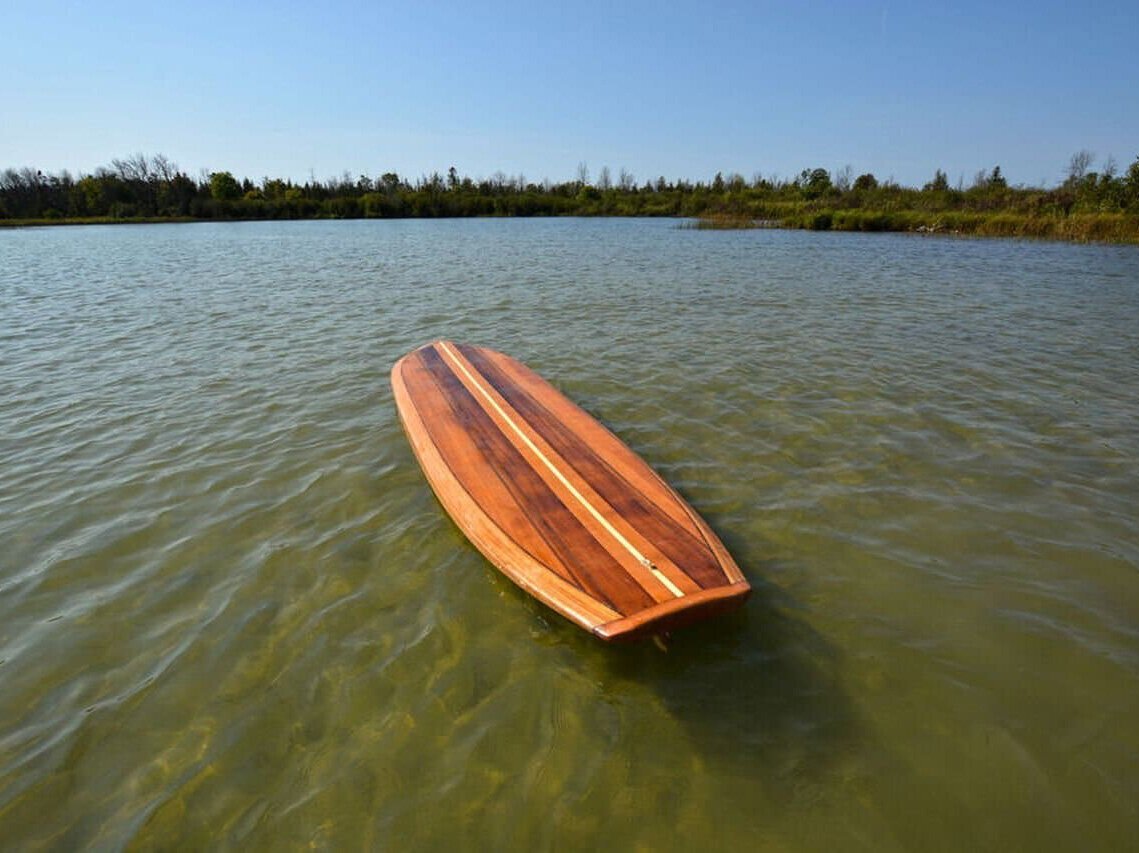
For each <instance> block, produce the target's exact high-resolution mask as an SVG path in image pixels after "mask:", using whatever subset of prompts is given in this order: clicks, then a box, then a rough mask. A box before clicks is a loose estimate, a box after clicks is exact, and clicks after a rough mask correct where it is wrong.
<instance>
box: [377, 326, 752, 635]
mask: <svg viewBox="0 0 1139 853" xmlns="http://www.w3.org/2000/svg"><path fill="white" fill-rule="evenodd" d="M392 388H393V391H394V393H395V400H396V407H397V409H398V411H399V414H400V419H401V421H402V423H403V426H404V430H405V432H406V433H407V435H408V438H409V440H410V442H411V445H412V448H413V450H414V451H415V454H416V457H417V458H418V460H419V462H420V465H421V466H422V467H423V470H424V473H425V474H426V476H427V479H428V482H429V483H430V484H431V486H432V488H433V489H434V491H435V493H436V495H437V497H438V498H439V500H440V502H441V503H442V504H443V506H444V508H445V509H446V510H447V512H448V513H449V514H450V515H451V517H452V518H453V519H454V520H455V523H456V524H457V525H458V526H459V528H460V529H461V530H462V531H463V532H464V533H465V534H466V536H467V537H468V538H469V539H470V540H471V542H472V543H473V544H474V545H475V546H476V547H478V549H479V550H480V551H482V553H483V554H484V555H485V556H486V557H487V559H489V560H490V561H491V562H492V563H493V564H494V565H495V566H497V567H498V568H499V569H500V570H501V571H502V572H503V573H504V574H506V575H507V577H509V578H510V579H511V580H513V581H514V582H515V583H516V584H518V585H519V586H520V587H522V588H523V589H525V590H526V591H528V592H530V593H531V594H532V595H534V596H535V597H536V598H538V599H539V600H540V601H542V602H543V603H545V604H547V605H548V606H550V607H551V608H553V609H554V610H556V611H557V612H559V613H561V614H562V615H563V616H566V617H567V618H568V619H570V620H571V621H573V622H575V623H577V624H578V625H580V626H582V627H583V628H585V629H587V630H590V631H592V632H593V633H594V634H596V635H597V636H599V637H601V638H602V639H605V640H615V639H628V638H631V637H636V636H642V635H645V634H651V633H659V632H662V631H666V630H669V629H671V628H673V627H676V626H679V625H681V624H684V623H686V622H689V621H692V620H694V619H699V618H705V617H707V616H710V615H713V614H714V613H718V612H721V611H723V610H725V609H728V608H730V607H733V606H736V605H738V604H739V603H741V602H742V601H743V599H744V598H745V597H746V596H747V594H748V592H749V591H750V590H749V587H748V584H747V582H746V580H745V579H744V577H743V574H742V573H741V572H740V570H739V567H738V566H736V564H735V562H734V561H733V560H732V558H731V556H730V555H729V554H728V552H727V550H726V549H725V548H724V547H723V544H722V543H720V541H719V539H718V538H717V537H716V536H715V534H714V533H713V532H712V531H711V529H710V528H709V527H708V525H707V524H706V523H705V522H704V521H703V519H701V518H700V517H699V516H698V515H697V514H696V512H695V511H694V510H693V509H692V508H691V507H690V506H688V504H687V503H686V502H685V501H684V500H683V498H681V497H680V496H679V495H678V494H677V493H676V492H675V491H674V490H673V489H672V488H671V487H669V486H668V484H667V483H665V482H664V480H663V479H661V478H660V477H659V476H658V475H657V474H656V473H655V472H653V471H652V469H651V468H649V466H648V465H646V464H645V463H644V461H643V460H641V459H640V457H638V456H637V455H636V454H635V453H633V451H632V450H630V449H629V448H628V447H627V446H626V445H625V444H624V443H622V442H621V441H620V440H619V439H618V438H617V437H616V436H614V435H613V434H612V433H611V432H610V431H609V430H607V429H606V428H605V427H604V426H602V425H601V424H600V423H598V422H597V421H596V420H595V419H594V418H592V417H591V416H590V415H588V414H587V413H586V412H584V411H583V410H582V409H580V408H579V407H577V406H576V405H575V404H574V403H572V402H571V401H570V400H569V399H568V398H566V397H565V396H564V395H563V394H561V393H560V392H559V391H557V390H556V389H555V388H554V387H553V386H551V385H550V384H549V383H547V382H546V381H545V380H544V379H542V378H541V377H540V376H538V375H537V374H536V373H534V372H533V371H531V370H530V369H529V368H527V367H525V366H524V365H522V364H521V363H520V362H517V361H515V360H514V359H511V358H509V357H508V356H505V355H503V354H502V353H498V352H495V351H493V350H489V349H484V348H481V347H474V346H468V345H462V344H454V343H451V342H448V341H437V342H435V343H432V344H428V345H427V346H424V347H421V348H420V349H418V350H415V351H414V352H412V353H409V354H408V355H406V356H404V357H403V358H402V359H400V360H399V361H398V362H397V363H396V365H395V366H394V367H393V368H392Z"/></svg>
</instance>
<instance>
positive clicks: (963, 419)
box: [0, 220, 1139, 851]
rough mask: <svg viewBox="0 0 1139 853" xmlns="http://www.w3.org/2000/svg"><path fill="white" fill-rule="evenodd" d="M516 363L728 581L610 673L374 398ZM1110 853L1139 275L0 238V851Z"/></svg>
mask: <svg viewBox="0 0 1139 853" xmlns="http://www.w3.org/2000/svg"><path fill="white" fill-rule="evenodd" d="M438 337H449V338H454V339H457V340H460V341H464V342H469V343H474V344H481V345H485V346H491V347H494V348H496V349H500V350H502V351H505V352H507V353H509V354H511V355H513V356H515V357H517V358H519V359H521V360H523V361H525V362H526V363H527V364H529V365H530V366H531V367H533V368H534V369H536V370H537V371H539V372H540V373H542V374H543V375H544V376H545V377H546V378H547V379H549V380H550V381H551V382H553V383H554V384H555V385H556V386H558V387H559V388H561V389H562V390H563V391H565V392H566V393H567V394H568V395H569V396H571V397H572V398H573V399H575V400H576V401H577V402H578V403H580V404H581V405H582V406H584V407H585V408H586V409H587V410H588V411H590V412H591V413H593V414H594V415H595V416H597V417H598V418H599V419H600V420H602V421H603V422H604V423H605V424H607V425H608V426H609V427H610V428H611V429H613V430H614V431H615V432H616V433H617V434H618V435H619V436H621V437H622V438H623V439H624V440H625V441H626V442H627V443H629V444H630V445H631V446H632V447H633V448H634V449H635V450H636V451H637V452H639V453H640V454H641V455H642V456H643V457H644V458H645V459H646V460H647V461H648V462H649V463H650V464H651V465H653V466H654V467H655V468H656V469H657V470H659V471H660V472H661V473H662V474H663V475H664V476H665V478H666V479H667V480H668V481H669V482H671V483H672V484H673V485H674V486H675V487H676V488H677V489H679V491H680V492H681V493H683V494H684V495H685V496H686V497H687V498H688V499H689V501H690V502H691V503H692V504H693V505H694V506H695V507H696V508H697V510H698V511H700V512H701V513H702V514H703V515H704V517H705V518H706V519H707V520H708V521H709V523H710V524H711V525H712V527H713V528H714V529H715V530H716V531H717V532H718V533H719V534H720V536H721V537H722V538H723V540H724V541H725V543H726V544H727V545H728V547H729V549H730V550H731V551H732V553H733V554H734V556H735V557H736V560H737V562H738V563H739V564H740V566H741V568H742V569H743V571H744V572H745V574H746V575H747V577H748V578H749V580H750V581H751V583H752V585H753V588H754V593H753V596H752V598H751V599H750V600H749V602H748V604H747V606H746V607H745V608H744V609H743V610H741V611H740V612H738V613H735V614H732V615H730V616H727V617H725V618H722V619H719V620H717V621H715V622H710V623H705V624H702V625H699V626H696V627H694V628H691V629H689V630H686V631H683V632H678V633H677V634H676V635H674V636H673V637H672V639H671V641H670V643H669V646H668V650H667V651H661V650H660V649H658V648H657V647H655V646H654V645H653V644H651V643H648V644H641V645H635V646H627V647H610V646H605V645H603V644H601V643H600V642H598V641H596V640H594V639H593V638H591V637H590V636H588V635H587V634H585V633H584V632H582V631H580V630H579V629H577V628H575V627H573V626H571V625H570V624H569V623H567V622H565V621H563V620H562V619H561V618H560V617H557V616H556V615H554V614H552V613H550V612H549V611H547V610H545V609H544V608H543V607H542V606H541V605H539V604H537V603H536V602H534V601H532V600H531V599H530V598H528V597H527V596H526V595H524V594H522V593H521V592H519V591H518V590H516V589H515V588H514V587H513V586H512V585H511V584H510V582H509V581H507V580H506V579H505V578H504V577H502V576H501V575H499V574H498V573H497V572H496V571H495V570H494V569H493V567H491V566H490V565H489V564H488V563H487V562H486V561H485V560H484V559H483V558H482V557H481V556H480V555H479V554H478V552H476V551H475V550H474V549H473V548H472V547H471V546H470V545H469V544H467V543H466V541H465V540H464V539H463V538H462V536H461V534H459V533H458V531H457V530H456V528H455V527H454V526H453V524H452V523H451V522H450V521H449V519H448V518H447V517H446V515H445V514H444V513H443V511H442V510H441V509H440V507H439V505H438V503H437V502H436V501H435V499H434V497H433V496H432V494H431V492H430V490H429V488H428V486H427V483H426V481H425V480H424V478H423V476H422V474H421V473H420V470H419V468H418V466H417V464H416V462H415V459H414V457H413V456H412V453H411V450H410V448H409V446H408V444H407V442H406V440H405V438H404V436H403V434H402V432H401V430H400V427H399V423H398V420H397V417H396V413H395V409H394V406H393V402H392V395H391V390H390V386H389V384H388V371H389V370H390V368H391V365H392V363H393V362H394V361H395V360H396V359H397V358H398V357H399V356H400V355H402V354H403V353H405V352H407V351H408V350H410V349H412V348H414V347H416V346H419V345H421V344H423V343H426V342H427V341H429V340H432V339H434V338H438ZM308 847H313V848H316V849H330V850H353V849H377V850H394V851H403V850H452V849H453V850H583V849H598V850H643V851H669V850H677V851H681V850H790V851H798V850H818V851H824V850H825V851H831V850H867V851H891V850H920V851H925V850H952V851H961V850H1001V851H1006V850H1027V851H1039V850H1072V851H1085V850H1120V851H1125V850H1135V849H1137V848H1139V250H1137V249H1136V248H1135V247H1102V246H1075V245H1062V244H1051V243H1031V242H1016V241H980V240H964V239H947V238H921V237H914V236H906V235H858V234H810V233H803V232H782V231H736V232H709V231H696V230H685V229H682V228H679V227H678V226H677V223H676V222H673V221H664V220H648V221H646V220H473V221H442V222H422V221H420V222H414V221H413V222H306V223H252V224H232V225H230V224H217V225H214V224H197V225H156V226H138V227H135V226H120V227H84V228H51V229H28V230H9V231H0V848H3V849H5V850H9V849H10V850H25V849H29V850H31V849H40V848H47V849H58V850H77V849H121V848H130V849H142V850H145V849H202V848H216V849H240V850H248V849H264V850H284V849H296V848H308Z"/></svg>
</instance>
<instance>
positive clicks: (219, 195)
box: [210, 172, 241, 201]
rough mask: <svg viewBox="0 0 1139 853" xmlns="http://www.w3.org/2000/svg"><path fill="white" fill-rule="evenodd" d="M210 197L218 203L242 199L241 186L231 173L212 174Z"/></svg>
mask: <svg viewBox="0 0 1139 853" xmlns="http://www.w3.org/2000/svg"><path fill="white" fill-rule="evenodd" d="M210 196H212V197H213V198H214V199H216V200H217V201H232V200H233V199H236V198H240V197H241V184H239V183H238V182H237V179H236V178H235V177H234V176H233V175H232V174H230V173H229V172H210Z"/></svg>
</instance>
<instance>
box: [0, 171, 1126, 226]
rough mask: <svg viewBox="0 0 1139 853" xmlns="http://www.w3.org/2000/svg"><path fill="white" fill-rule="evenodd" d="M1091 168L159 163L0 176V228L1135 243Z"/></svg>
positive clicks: (1115, 176)
mask: <svg viewBox="0 0 1139 853" xmlns="http://www.w3.org/2000/svg"><path fill="white" fill-rule="evenodd" d="M1093 162H1094V161H1093V158H1092V155H1091V154H1089V153H1088V152H1086V151H1081V152H1078V153H1077V154H1075V155H1073V156H1072V159H1071V161H1070V163H1069V165H1068V170H1067V177H1066V178H1065V180H1064V181H1063V182H1061V183H1060V184H1059V185H1057V186H1055V187H1052V188H1047V189H1045V188H1038V187H1026V186H1015V187H1014V186H1009V184H1008V181H1007V180H1006V179H1005V178H1004V176H1003V175H1002V174H1001V169H1000V166H996V167H994V168H993V169H992V170H991V171H990V170H986V171H982V172H979V173H978V174H977V175H976V176H975V178H974V179H973V181H972V183H971V184H970V185H969V186H968V187H966V186H965V185H964V181H958V183H957V185H956V186H950V184H949V180H948V177H947V176H946V174H945V172H943V171H941V170H940V169H939V170H937V171H935V173H934V176H933V178H932V179H931V180H930V181H929V182H928V183H927V184H925V185H924V186H923V187H921V188H920V189H918V188H914V187H904V186H900V185H899V184H897V183H895V182H893V181H879V180H878V178H876V177H875V176H874V175H872V174H863V175H859V176H857V177H854V175H853V172H852V170H851V169H850V167H847V168H846V169H844V170H841V171H840V172H837V173H834V174H832V173H830V172H828V171H827V170H826V169H822V168H816V169H804V170H803V171H802V172H801V173H800V174H799V175H797V176H796V177H794V178H791V179H779V178H765V177H761V176H758V175H757V176H755V177H754V178H753V179H752V180H750V181H748V180H745V179H744V178H743V176H741V175H738V174H733V175H728V176H726V177H725V176H724V175H722V174H717V175H716V177H715V178H714V179H713V180H712V181H710V182H699V181H698V182H695V183H693V182H690V181H686V180H678V181H667V180H666V179H665V178H663V177H661V178H658V179H656V180H654V181H646V182H644V183H640V184H639V183H638V182H637V181H636V180H635V179H634V177H633V176H632V175H631V174H629V173H628V172H626V171H625V170H621V173H620V175H619V177H618V179H617V180H613V178H612V176H611V175H610V172H609V169H608V168H603V169H602V170H601V172H600V174H599V175H598V177H597V179H596V180H590V176H589V171H588V169H587V168H586V166H585V164H582V165H580V166H579V167H578V173H577V176H576V178H575V179H574V180H571V181H565V182H562V183H557V184H555V183H551V182H550V181H548V180H547V181H542V182H540V183H534V182H531V181H527V180H526V178H525V177H523V176H521V175H519V176H517V177H510V176H507V175H505V174H503V173H501V172H499V173H497V174H495V175H494V176H492V177H490V178H487V179H479V180H473V179H471V178H469V177H461V176H460V175H459V174H458V172H457V171H456V169H455V168H454V167H452V168H450V169H449V170H448V171H447V173H446V175H440V174H439V173H437V172H436V173H434V174H432V175H430V176H422V177H420V178H419V179H417V180H415V181H409V180H407V179H405V178H403V177H401V176H400V175H398V174H396V173H394V172H386V173H384V174H382V175H380V176H379V177H377V178H373V177H369V176H367V175H360V176H358V177H356V178H353V177H352V176H351V175H349V174H348V173H345V174H343V175H342V176H341V177H339V178H333V179H330V180H328V181H318V180H316V179H315V178H314V179H311V180H309V181H307V182H305V183H303V184H298V183H294V182H292V181H289V180H282V179H280V178H267V177H266V178H263V179H262V180H261V181H260V183H254V182H253V181H250V180H249V179H248V178H245V179H242V180H238V179H237V178H236V177H234V175H233V174H232V173H230V172H203V173H202V174H201V175H199V176H198V177H197V178H196V179H195V178H191V177H190V176H189V175H187V174H186V173H185V172H183V171H182V170H180V169H179V168H178V167H177V165H175V164H174V163H172V162H171V161H170V160H169V159H167V158H166V157H164V156H162V155H156V156H147V155H144V154H136V155H134V156H132V157H128V158H126V159H124V160H114V161H112V163H111V165H110V166H108V167H103V168H100V169H96V170H95V172H94V173H93V174H90V175H80V176H79V177H78V178H75V177H73V176H72V175H70V174H69V173H67V172H62V173H59V174H54V175H51V174H45V173H43V172H42V171H38V170H34V169H30V168H24V169H19V170H17V169H7V170H6V171H4V172H2V173H0V225H3V224H32V223H54V222H124V221H126V222H139V221H155V220H157V221H185V220H211V219H220V220H234V219H316V218H338V219H355V218H400V217H463V216H568V215H573V216H683V217H694V218H697V219H698V220H699V222H698V226H697V227H708V228H743V227H783V228H806V229H812V230H820V231H827V230H841V231H914V232H922V233H952V234H980V235H991V236H1011V237H1043V238H1053V239H1063V240H1097V241H1109V242H1139V157H1137V158H1136V160H1135V162H1134V163H1132V164H1131V165H1130V166H1129V168H1128V169H1127V171H1126V172H1124V173H1119V172H1118V170H1117V168H1116V166H1115V163H1114V161H1112V160H1111V159H1110V158H1109V160H1108V161H1107V162H1106V163H1105V164H1104V165H1103V168H1102V169H1101V170H1100V171H1098V172H1097V171H1093V170H1092V169H1091V166H1092V163H1093Z"/></svg>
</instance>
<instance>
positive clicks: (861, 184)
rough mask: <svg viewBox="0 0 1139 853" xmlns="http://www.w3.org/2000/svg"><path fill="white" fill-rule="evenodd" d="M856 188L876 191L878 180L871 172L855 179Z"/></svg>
mask: <svg viewBox="0 0 1139 853" xmlns="http://www.w3.org/2000/svg"><path fill="white" fill-rule="evenodd" d="M854 188H855V189H856V190H876V189H878V179H877V178H876V177H874V175H872V174H871V173H870V172H865V173H864V174H861V175H859V176H858V177H857V178H855V179H854Z"/></svg>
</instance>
